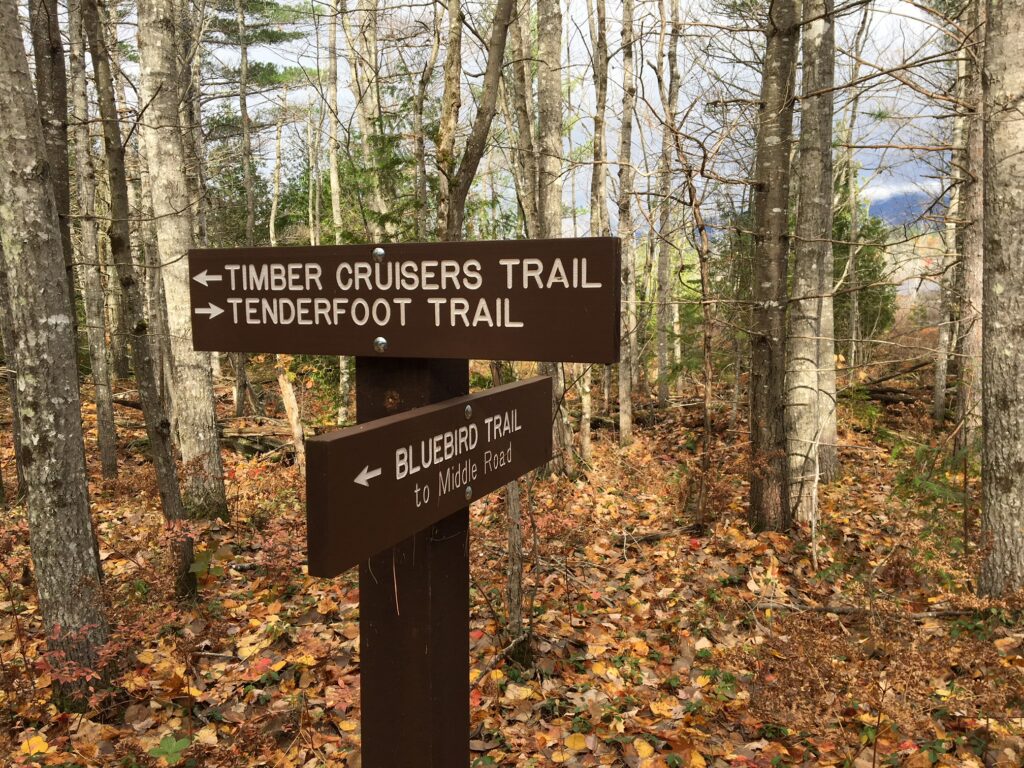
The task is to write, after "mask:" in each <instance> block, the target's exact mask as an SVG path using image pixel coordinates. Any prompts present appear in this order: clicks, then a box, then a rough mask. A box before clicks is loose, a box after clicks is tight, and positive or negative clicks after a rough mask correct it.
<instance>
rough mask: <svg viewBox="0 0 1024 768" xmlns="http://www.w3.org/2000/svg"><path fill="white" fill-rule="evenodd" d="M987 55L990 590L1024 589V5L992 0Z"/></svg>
mask: <svg viewBox="0 0 1024 768" xmlns="http://www.w3.org/2000/svg"><path fill="white" fill-rule="evenodd" d="M987 10H988V19H987V40H986V52H985V65H984V66H985V77H984V78H983V79H982V82H983V85H984V103H985V122H984V127H985V134H984V136H985V141H984V147H983V155H984V158H985V181H984V184H985V196H984V198H985V205H984V222H985V275H984V285H985V299H984V300H985V314H984V315H983V316H982V318H983V323H984V357H983V367H984V370H983V372H982V377H981V381H982V388H983V397H984V414H985V419H984V446H985V448H984V467H983V470H982V486H983V489H984V495H985V506H984V511H983V513H982V518H981V526H982V533H983V536H984V544H985V551H986V555H985V560H984V562H983V563H982V566H981V574H980V578H979V585H980V587H981V590H982V592H984V593H986V594H989V595H1000V594H1007V593H1010V592H1012V591H1014V590H1019V589H1021V588H1024V474H1022V473H1021V471H1020V468H1021V466H1022V465H1024V441H1022V440H1021V435H1022V434H1024V326H1022V325H1021V322H1020V318H1021V317H1024V250H1022V249H1021V243H1022V242H1024V118H1022V114H1024V112H1022V110H1021V108H1022V105H1024V60H1022V59H1021V52H1020V41H1021V40H1022V39H1024V2H1022V0H989V3H988V9H987Z"/></svg>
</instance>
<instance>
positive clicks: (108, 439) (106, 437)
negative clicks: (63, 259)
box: [68, 0, 117, 478]
mask: <svg viewBox="0 0 1024 768" xmlns="http://www.w3.org/2000/svg"><path fill="white" fill-rule="evenodd" d="M74 2H76V0H72V3H74ZM68 31H69V36H70V42H71V46H70V47H71V56H70V59H69V61H70V63H71V91H72V102H73V107H72V116H73V119H74V138H75V170H76V176H77V180H78V204H79V220H78V221H79V224H78V231H79V238H80V241H81V243H80V247H81V259H80V267H79V268H80V272H81V275H82V292H83V294H84V298H85V331H86V337H87V338H88V340H89V357H90V360H91V362H92V381H93V388H94V390H95V399H96V436H97V442H98V444H99V451H100V466H101V468H102V471H103V476H104V477H108V478H110V477H117V430H116V427H115V426H114V402H113V392H112V390H111V386H110V366H109V362H108V356H107V355H108V350H107V333H106V327H105V321H104V317H105V314H106V312H105V302H104V299H103V276H102V274H101V273H100V250H99V241H98V240H97V237H96V169H95V167H94V166H93V162H92V150H91V146H90V145H91V141H90V137H89V102H88V93H87V90H86V89H87V85H86V76H85V38H84V32H83V29H82V14H81V9H80V8H73V9H69V11H68Z"/></svg>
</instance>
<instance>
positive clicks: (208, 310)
mask: <svg viewBox="0 0 1024 768" xmlns="http://www.w3.org/2000/svg"><path fill="white" fill-rule="evenodd" d="M195 313H196V314H197V315H206V316H207V317H209V318H210V319H211V320H213V318H215V317H217V315H223V314H224V310H223V309H221V308H220V307H218V306H217V305H216V304H214V303H213V302H212V301H211V302H210V306H208V307H196V308H195Z"/></svg>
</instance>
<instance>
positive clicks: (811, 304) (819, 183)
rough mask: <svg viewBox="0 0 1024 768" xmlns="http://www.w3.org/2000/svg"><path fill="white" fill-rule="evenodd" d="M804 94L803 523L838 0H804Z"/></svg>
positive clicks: (797, 364) (794, 353)
mask: <svg viewBox="0 0 1024 768" xmlns="http://www.w3.org/2000/svg"><path fill="white" fill-rule="evenodd" d="M803 15H804V19H805V23H804V26H803V86H802V87H803V93H804V96H803V98H802V99H801V102H800V108H801V117H800V145H799V157H798V160H797V168H796V175H797V177H798V178H799V179H800V197H799V202H798V205H797V214H796V246H795V248H794V261H793V269H792V276H793V280H792V291H793V294H792V297H791V298H790V301H789V338H788V339H787V344H786V358H787V361H786V443H787V452H788V455H789V503H790V507H791V508H792V510H793V514H794V515H795V516H796V519H797V520H798V521H799V522H802V523H808V524H810V523H814V522H815V521H816V520H817V516H818V509H817V486H818V444H819V440H820V438H821V425H822V416H823V415H824V414H822V413H821V412H820V403H819V349H820V344H819V339H820V338H821V337H823V336H824V334H823V333H821V320H822V319H823V309H824V308H823V306H822V293H823V291H822V288H823V287H825V286H828V287H831V274H830V275H828V277H827V278H826V276H825V275H824V274H823V273H824V270H825V266H826V264H830V263H831V259H830V258H829V254H830V252H831V250H832V238H831V234H832V102H833V98H832V85H833V81H834V79H835V72H834V68H835V60H834V58H835V55H834V54H835V51H834V48H835V42H834V41H835V31H834V29H835V28H834V21H833V5H832V0H804V3H803Z"/></svg>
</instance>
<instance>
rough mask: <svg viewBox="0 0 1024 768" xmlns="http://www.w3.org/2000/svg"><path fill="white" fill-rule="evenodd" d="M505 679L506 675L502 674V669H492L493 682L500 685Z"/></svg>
mask: <svg viewBox="0 0 1024 768" xmlns="http://www.w3.org/2000/svg"><path fill="white" fill-rule="evenodd" d="M504 679H505V673H504V672H502V671H501V670H500V669H492V670H491V680H493V681H494V682H496V683H500V682H501V681H502V680H504Z"/></svg>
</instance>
